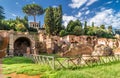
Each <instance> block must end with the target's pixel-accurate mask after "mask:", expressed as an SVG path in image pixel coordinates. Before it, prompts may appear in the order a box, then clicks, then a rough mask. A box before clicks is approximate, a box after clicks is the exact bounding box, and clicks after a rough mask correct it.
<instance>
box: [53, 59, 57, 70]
mask: <svg viewBox="0 0 120 78" xmlns="http://www.w3.org/2000/svg"><path fill="white" fill-rule="evenodd" d="M55 59H56V58H55V57H53V59H52V60H53V67H52V68H53V69H54V70H55Z"/></svg>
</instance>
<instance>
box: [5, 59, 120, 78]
mask: <svg viewBox="0 0 120 78" xmlns="http://www.w3.org/2000/svg"><path fill="white" fill-rule="evenodd" d="M119 66H120V62H118V61H116V62H112V63H108V64H104V65H98V66H93V67H82V68H75V69H61V70H51V69H50V68H49V67H48V66H46V65H39V64H34V63H33V62H32V60H31V61H30V59H28V58H24V57H12V58H5V59H4V60H3V73H4V74H9V73H14V72H15V73H17V74H28V75H40V76H41V78H119V77H120V74H119V72H120V68H119Z"/></svg>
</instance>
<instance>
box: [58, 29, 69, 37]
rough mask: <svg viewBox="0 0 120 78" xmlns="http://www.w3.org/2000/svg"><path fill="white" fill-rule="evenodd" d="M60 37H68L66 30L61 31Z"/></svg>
mask: <svg viewBox="0 0 120 78" xmlns="http://www.w3.org/2000/svg"><path fill="white" fill-rule="evenodd" d="M59 35H60V36H61V37H63V36H66V35H67V32H66V31H65V30H61V31H60V32H59Z"/></svg>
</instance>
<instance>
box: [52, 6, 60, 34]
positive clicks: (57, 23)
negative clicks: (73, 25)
mask: <svg viewBox="0 0 120 78" xmlns="http://www.w3.org/2000/svg"><path fill="white" fill-rule="evenodd" d="M53 13H54V27H55V29H54V34H55V35H58V34H59V32H60V31H61V30H62V6H61V5H59V7H55V8H53Z"/></svg>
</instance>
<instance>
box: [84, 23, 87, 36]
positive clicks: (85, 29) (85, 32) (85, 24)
mask: <svg viewBox="0 0 120 78" xmlns="http://www.w3.org/2000/svg"><path fill="white" fill-rule="evenodd" d="M87 32H88V27H87V21H85V23H84V35H87Z"/></svg>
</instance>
